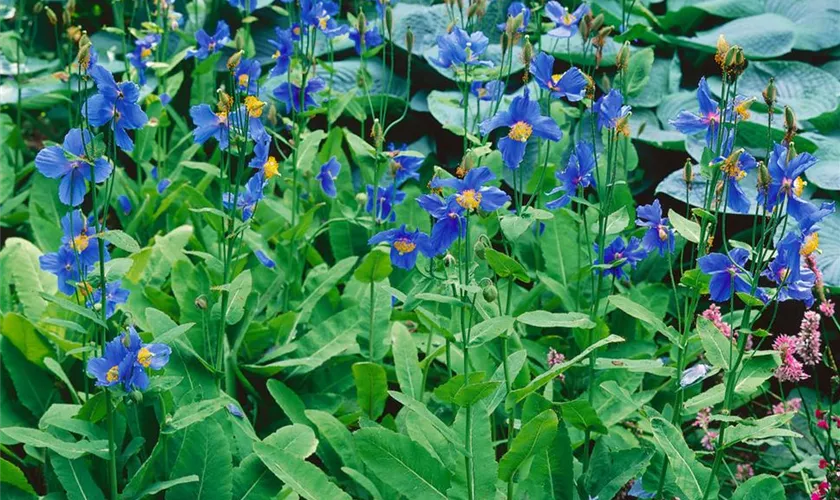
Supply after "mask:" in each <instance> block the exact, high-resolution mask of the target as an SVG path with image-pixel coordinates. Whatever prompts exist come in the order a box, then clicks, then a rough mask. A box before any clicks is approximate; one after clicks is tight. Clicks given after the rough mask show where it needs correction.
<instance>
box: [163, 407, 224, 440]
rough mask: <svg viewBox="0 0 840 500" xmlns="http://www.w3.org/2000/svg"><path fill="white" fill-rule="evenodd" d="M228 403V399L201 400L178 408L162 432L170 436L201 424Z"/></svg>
mask: <svg viewBox="0 0 840 500" xmlns="http://www.w3.org/2000/svg"><path fill="white" fill-rule="evenodd" d="M228 401H229V399H228V398H215V399H202V400H201V401H196V402H195V403H190V404H188V405H184V406H180V407H178V409H177V410H175V414H174V415H172V418H171V419H170V420H169V421H168V422H167V424H166V425H165V426H164V428H163V432H164V433H166V434H171V433H173V432H177V431H179V430H181V429H184V428H186V427H189V426H191V425H193V424H197V423H199V422H202V421H204V420H205V419H207V418H208V417H210V416H212V415H214V414H215V413H216V412H218V411H219V410H221V409H222V408H224V407H225V405H226V404H227V403H228Z"/></svg>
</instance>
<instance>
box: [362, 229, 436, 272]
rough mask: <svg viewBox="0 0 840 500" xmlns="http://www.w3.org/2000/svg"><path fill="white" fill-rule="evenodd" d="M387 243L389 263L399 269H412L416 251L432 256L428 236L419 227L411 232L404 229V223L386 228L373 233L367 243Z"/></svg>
mask: <svg viewBox="0 0 840 500" xmlns="http://www.w3.org/2000/svg"><path fill="white" fill-rule="evenodd" d="M379 243H388V244H389V245H390V246H391V263H392V264H394V265H395V266H397V267H399V268H400V269H408V270H410V269H413V268H414V265H415V264H416V263H417V255H418V252H420V253H422V254H423V255H425V256H426V257H434V253H433V252H432V251H431V247H430V242H429V236H428V235H426V234H425V233H421V232H420V230H419V229H417V230H415V231H414V232H413V233H412V232H409V231H407V230H406V229H405V224H403V225H402V226H400V227H399V228H396V229H388V230H386V231H382V232H381V233H378V234H375V235H374V236H373V237H372V238H371V239H370V240H368V245H377V244H379Z"/></svg>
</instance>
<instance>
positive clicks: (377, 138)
mask: <svg viewBox="0 0 840 500" xmlns="http://www.w3.org/2000/svg"><path fill="white" fill-rule="evenodd" d="M370 136H371V138H373V144H374V145H375V146H376V149H377V150H381V149H382V143H383V142H384V141H385V136H384V133H383V132H382V124H381V123H379V118H374V119H373V127H371V129H370Z"/></svg>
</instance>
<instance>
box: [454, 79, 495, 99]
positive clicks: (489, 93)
mask: <svg viewBox="0 0 840 500" xmlns="http://www.w3.org/2000/svg"><path fill="white" fill-rule="evenodd" d="M504 93H505V84H504V82H502V81H501V80H490V81H489V82H478V81H476V82H472V83H471V84H470V94H472V95H474V96H476V97H478V100H479V101H492V102H496V101H498V100H499V99H501V98H502V96H503V95H504ZM461 104H463V102H462V103H461Z"/></svg>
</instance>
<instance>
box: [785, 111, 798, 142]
mask: <svg viewBox="0 0 840 500" xmlns="http://www.w3.org/2000/svg"><path fill="white" fill-rule="evenodd" d="M797 128H798V127H797V124H796V113H794V112H793V108H791V107H790V106H785V137H784V139H782V141H783V142H791V141H792V140H793V138H794V136H795V135H796V129H797Z"/></svg>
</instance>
